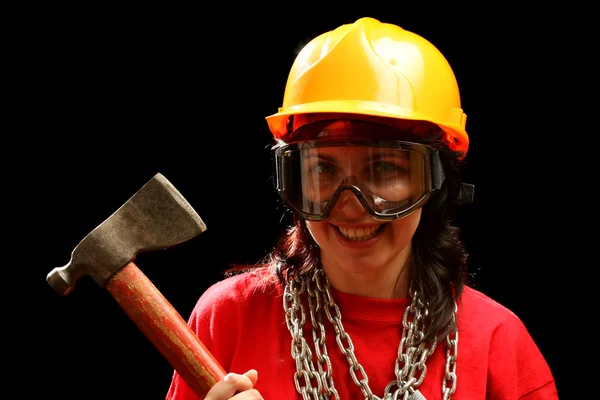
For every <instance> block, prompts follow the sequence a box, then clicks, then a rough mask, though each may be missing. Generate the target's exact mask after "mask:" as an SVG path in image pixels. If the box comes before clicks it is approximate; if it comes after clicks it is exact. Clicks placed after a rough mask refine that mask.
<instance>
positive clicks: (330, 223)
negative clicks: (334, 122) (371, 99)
mask: <svg viewBox="0 0 600 400" xmlns="http://www.w3.org/2000/svg"><path fill="white" fill-rule="evenodd" d="M363 151H364V150H361V149H356V150H352V153H351V156H350V157H349V156H348V154H349V151H348V149H345V148H343V147H342V148H334V147H332V148H328V149H326V150H324V151H321V153H320V154H319V157H318V158H317V157H312V158H310V159H309V160H308V161H307V162H306V163H305V165H306V168H311V170H314V169H318V171H319V178H318V179H319V180H318V185H312V186H311V185H309V184H306V185H305V186H304V187H305V188H308V189H306V190H309V191H310V193H308V194H307V193H305V196H306V197H307V198H310V196H311V194H312V195H315V194H314V193H316V195H315V196H318V195H322V197H327V196H325V194H327V195H328V194H329V192H330V191H328V190H325V189H324V188H327V189H328V188H329V185H328V182H330V181H334V180H333V179H332V178H330V176H333V175H335V176H338V177H342V176H357V177H358V178H359V179H360V180H363V181H367V180H368V179H369V178H374V175H375V174H377V176H378V177H379V178H377V179H371V181H372V182H373V183H372V185H371V187H372V188H374V189H376V191H378V193H380V194H381V195H382V196H384V197H386V198H388V199H389V197H390V196H397V197H398V198H395V199H394V200H400V197H405V196H407V195H408V193H410V190H409V189H408V187H410V185H411V183H410V180H409V179H404V178H402V177H404V176H405V175H406V174H405V171H406V170H407V169H408V168H409V167H410V166H409V165H408V164H407V160H406V159H404V158H402V157H394V158H393V159H392V158H383V159H381V158H380V159H377V161H376V162H377V165H373V166H369V167H367V166H365V161H364V160H365V155H364V154H362V153H361V152H363ZM324 152H325V154H323V153H324ZM369 162H372V161H369ZM313 164H314V165H313ZM366 170H368V171H369V175H368V176H367V174H363V171H366ZM361 174H363V175H361ZM382 182H394V185H391V184H386V185H383V184H381V183H382ZM378 184H379V185H380V187H376V185H378ZM313 186H315V187H318V188H320V189H319V190H318V191H316V190H312V189H311V188H312V187H313ZM333 186H334V185H332V187H333ZM390 191H393V192H394V193H393V194H392V193H389V192H390ZM313 192H314V193H313ZM324 193H325V194H324ZM311 200H312V199H311ZM420 217H421V209H420V208H419V209H417V210H416V211H414V212H413V213H411V214H409V215H408V216H406V217H404V218H401V219H397V220H393V221H390V222H383V221H378V220H375V219H374V218H373V217H371V215H370V214H369V213H368V212H367V210H366V209H365V208H364V207H363V205H362V204H361V202H360V201H359V200H358V198H357V197H356V195H355V194H354V193H353V192H352V191H350V190H344V191H343V192H341V194H340V196H339V197H338V199H337V202H336V203H335V206H334V208H333V210H332V212H331V214H330V216H329V218H327V219H326V220H324V221H318V222H316V221H307V222H306V225H307V227H308V229H309V231H310V233H311V235H312V237H313V239H314V240H315V241H316V243H317V244H318V245H319V247H320V248H321V258H322V263H323V266H324V267H325V268H328V267H331V268H335V269H338V270H340V269H341V270H345V271H346V272H348V273H364V272H367V273H368V272H370V271H372V272H375V271H376V270H378V269H379V270H381V269H388V268H387V267H389V266H392V265H398V264H399V265H402V264H404V261H405V260H406V258H407V257H408V254H409V253H410V248H411V247H410V243H411V239H412V237H413V235H414V233H415V231H416V229H417V226H418V224H419V221H420Z"/></svg>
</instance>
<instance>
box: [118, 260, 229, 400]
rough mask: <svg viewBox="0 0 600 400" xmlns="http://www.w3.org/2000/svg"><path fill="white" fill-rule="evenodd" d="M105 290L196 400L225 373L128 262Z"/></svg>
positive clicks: (148, 281) (169, 306)
mask: <svg viewBox="0 0 600 400" xmlns="http://www.w3.org/2000/svg"><path fill="white" fill-rule="evenodd" d="M106 289H107V290H108V291H109V292H110V293H111V294H112V296H113V297H114V298H115V299H116V300H117V302H118V303H119V305H120V306H121V308H123V309H124V310H125V312H126V313H127V315H128V316H129V318H131V319H132V320H133V322H135V324H136V325H137V326H138V328H139V329H141V330H142V332H143V333H144V335H145V336H146V337H147V338H148V339H149V340H150V341H151V342H152V344H153V345H154V346H155V347H156V348H157V349H158V350H159V351H160V352H161V354H162V355H163V356H164V357H165V358H166V359H167V361H168V362H169V363H170V364H171V366H172V367H173V368H174V369H175V370H176V371H177V372H178V373H179V375H181V377H182V378H183V379H184V380H185V382H186V383H187V384H188V385H189V386H190V388H191V389H192V390H193V391H194V392H195V393H196V394H197V395H198V396H200V398H204V397H205V396H206V393H207V392H208V391H209V389H210V388H211V387H212V386H213V385H214V384H215V383H217V382H218V381H220V380H221V379H222V378H223V377H224V376H225V370H224V369H223V367H221V365H220V364H219V363H218V361H217V360H216V359H215V358H214V356H213V355H212V354H211V353H210V352H209V351H208V349H207V348H206V347H205V346H204V344H203V343H202V342H201V341H200V339H199V338H198V336H196V334H195V333H194V331H192V329H191V328H190V327H189V325H188V324H187V323H186V321H185V320H184V319H183V318H182V317H181V315H180V314H179V313H178V312H177V311H176V310H175V308H174V307H173V306H172V305H171V303H169V302H168V301H167V300H166V299H165V298H164V296H163V295H162V294H161V293H160V292H159V291H158V289H157V288H156V287H155V286H154V285H153V284H152V282H151V281H150V280H149V279H148V277H147V276H146V275H145V274H144V273H143V272H142V271H140V269H139V268H138V267H137V266H136V265H135V264H134V263H133V262H130V263H129V264H127V265H126V266H125V267H124V268H122V269H121V270H119V272H117V273H116V274H115V275H114V276H113V277H112V278H111V279H110V280H109V282H108V283H107V284H106Z"/></svg>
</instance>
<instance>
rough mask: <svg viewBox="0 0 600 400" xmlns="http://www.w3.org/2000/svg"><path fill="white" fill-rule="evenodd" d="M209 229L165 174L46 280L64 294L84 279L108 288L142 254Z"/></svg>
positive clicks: (91, 237) (142, 191)
mask: <svg viewBox="0 0 600 400" xmlns="http://www.w3.org/2000/svg"><path fill="white" fill-rule="evenodd" d="M205 230H206V225H205V224H204V222H203V221H202V219H201V218H200V216H199V215H198V214H197V213H196V211H194V209H193V208H192V206H191V205H190V204H189V203H188V202H187V201H186V200H185V198H184V197H183V196H182V195H181V193H179V191H178V190H177V189H175V187H174V186H173V185H172V184H171V183H170V182H169V181H168V180H167V179H166V178H165V177H164V176H163V175H162V174H160V173H159V174H156V175H155V176H154V177H153V178H152V179H151V180H150V181H149V182H148V183H146V184H145V185H144V186H143V187H142V188H141V189H140V190H138V191H137V192H136V193H135V194H134V195H133V196H132V197H131V198H130V199H129V200H128V201H127V202H126V203H125V204H123V205H122V206H121V207H120V208H119V209H118V210H117V211H115V212H114V213H113V214H112V215H111V216H110V217H108V218H107V219H106V220H105V221H104V222H103V223H101V224H100V225H98V227H96V228H95V229H94V230H93V231H92V232H90V233H89V234H88V235H87V236H86V237H85V238H84V239H83V240H82V241H81V242H79V244H78V245H77V246H76V247H75V249H74V250H73V251H72V253H71V259H70V261H69V263H67V264H66V265H65V266H63V267H59V268H54V269H53V270H52V271H51V272H50V273H49V274H48V275H47V277H46V280H47V282H48V283H49V284H50V286H52V288H53V289H54V290H55V291H56V292H57V293H58V294H60V295H66V294H68V293H69V292H71V290H72V289H73V287H74V285H75V281H76V280H77V279H78V278H79V277H81V276H82V275H89V276H91V277H92V278H93V279H94V280H95V281H96V282H97V283H98V284H99V285H100V286H101V287H104V286H105V284H106V283H107V281H108V280H109V279H110V278H111V277H112V276H113V275H114V274H115V273H116V272H118V271H119V270H120V269H121V268H123V267H125V266H126V265H127V264H128V263H129V262H131V261H133V260H134V259H135V258H136V256H137V255H138V254H139V253H141V252H146V251H154V250H163V249H166V248H168V247H171V246H175V245H177V244H180V243H183V242H186V241H188V240H190V239H192V238H194V237H195V236H197V235H199V234H200V233H202V232H204V231H205Z"/></svg>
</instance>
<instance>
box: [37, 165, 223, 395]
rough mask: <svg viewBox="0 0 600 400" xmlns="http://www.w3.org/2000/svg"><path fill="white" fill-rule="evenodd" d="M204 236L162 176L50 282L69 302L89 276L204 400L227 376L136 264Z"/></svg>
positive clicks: (196, 218) (75, 253) (96, 231)
mask: <svg viewBox="0 0 600 400" xmlns="http://www.w3.org/2000/svg"><path fill="white" fill-rule="evenodd" d="M205 230H206V225H205V224H204V222H203V221H202V219H201V218H200V216H199V215H198V214H197V213H196V212H195V211H194V209H193V208H192V207H191V205H190V204H189V203H188V202H187V201H186V200H185V199H184V198H183V196H182V195H181V194H180V193H179V191H178V190H177V189H175V187H174V186H173V185H171V183H170V182H169V181H168V180H167V179H166V178H165V177H164V176H163V175H162V174H160V173H159V174H156V175H155V176H154V177H153V178H152V179H151V180H150V181H149V182H147V183H146V184H145V185H144V186H143V187H142V188H141V189H140V190H138V191H137V192H136V193H135V194H134V195H133V196H132V197H131V198H130V199H129V200H128V201H127V202H126V203H125V204H123V205H122V206H121V207H120V208H119V209H118V210H117V211H115V212H114V213H113V214H112V215H111V216H110V217H108V218H107V219H106V220H105V221H104V222H103V223H101V224H100V225H99V226H97V227H96V228H95V229H94V230H93V231H91V232H90V233H89V234H88V235H87V236H86V237H85V238H84V239H83V240H82V241H81V242H79V244H78V245H77V246H76V247H75V249H74V250H73V251H72V253H71V259H70V261H69V262H68V263H67V264H66V265H65V266H63V267H60V268H54V269H53V270H52V271H51V272H50V273H49V274H48V275H47V277H46V281H47V282H48V283H49V284H50V286H52V288H53V289H54V290H55V291H56V292H57V293H58V294H60V295H62V296H65V295H67V294H69V293H70V292H71V291H72V290H73V288H74V285H75V282H76V281H77V279H79V278H80V277H81V276H83V275H88V276H91V277H92V278H93V279H94V280H95V281H96V283H97V284H98V285H100V287H103V288H106V289H107V290H108V291H109V292H110V294H111V295H112V296H113V297H114V298H115V299H116V301H117V302H118V304H119V305H120V306H121V308H122V309H123V310H125V312H126V313H127V315H128V316H129V318H131V319H132V320H133V322H135V324H136V325H137V327H138V328H139V329H140V330H141V331H142V332H143V333H144V335H145V336H146V337H147V338H148V339H149V340H150V342H151V343H152V344H153V345H154V346H155V347H156V348H157V349H158V350H159V351H160V353H161V354H162V355H163V356H164V357H165V358H166V359H167V361H168V362H169V363H170V364H171V366H172V367H173V368H174V369H175V370H176V371H177V372H178V373H179V375H181V377H182V378H183V379H184V380H185V381H186V383H187V384H188V385H189V386H190V388H191V389H192V390H193V391H194V392H195V393H196V394H198V395H199V396H200V397H201V398H204V396H205V395H206V393H207V392H208V390H209V389H210V388H211V387H212V386H213V385H214V384H215V383H216V382H217V381H219V380H221V379H222V378H223V377H224V376H225V371H224V369H223V368H222V367H221V366H220V365H219V363H218V362H217V360H216V359H215V358H214V357H213V355H212V354H211V353H210V352H209V351H208V349H207V348H206V347H205V346H204V344H203V343H202V342H201V341H200V339H199V338H198V336H196V334H195V333H194V332H193V331H192V330H191V329H190V327H189V326H188V324H187V323H186V321H185V320H184V319H183V318H182V317H181V315H180V314H179V313H178V312H177V311H176V310H175V308H174V307H173V306H172V305H171V304H170V303H169V302H168V301H167V300H166V299H165V298H164V296H163V295H162V294H161V293H160V292H159V291H158V289H157V288H156V287H155V286H154V285H153V284H152V282H151V281H150V280H149V279H148V277H146V275H144V273H143V272H142V271H141V270H140V269H139V268H138V267H137V266H136V265H135V264H134V260H135V258H136V256H137V255H138V254H139V253H141V252H148V251H155V250H163V249H166V248H168V247H171V246H175V245H177V244H180V243H183V242H186V241H188V240H190V239H192V238H194V237H196V236H197V235H199V234H200V233H202V232H204V231H205Z"/></svg>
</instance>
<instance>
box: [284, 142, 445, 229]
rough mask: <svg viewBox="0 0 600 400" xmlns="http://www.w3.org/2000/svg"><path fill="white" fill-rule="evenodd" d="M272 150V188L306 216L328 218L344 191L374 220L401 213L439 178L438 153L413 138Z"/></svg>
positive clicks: (433, 187) (308, 144) (419, 202)
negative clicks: (408, 140) (273, 176)
mask: <svg viewBox="0 0 600 400" xmlns="http://www.w3.org/2000/svg"><path fill="white" fill-rule="evenodd" d="M272 154H273V162H274V170H275V182H274V184H275V188H276V190H277V192H278V193H279V194H280V196H281V197H282V199H283V200H284V201H285V203H286V204H287V205H288V206H289V207H290V208H291V209H292V210H293V211H294V212H296V213H297V214H298V215H300V216H301V217H303V218H304V219H307V220H310V221H320V220H324V219H326V218H328V217H329V214H330V213H331V210H332V209H333V207H334V205H335V203H336V201H337V199H338V197H339V196H340V194H341V193H342V192H343V191H344V190H349V191H351V192H352V193H354V195H355V196H356V197H357V198H358V200H359V201H360V202H361V204H362V205H363V207H364V208H365V209H366V210H367V211H368V212H369V213H370V214H371V215H372V216H373V217H374V218H375V219H378V220H394V219H398V218H402V217H404V216H406V215H408V214H410V213H411V212H412V211H414V210H416V209H418V208H419V207H421V206H422V205H423V204H424V203H425V201H426V200H427V199H428V198H429V196H430V195H431V193H432V191H434V190H437V189H439V188H440V187H441V185H442V182H443V180H444V172H443V168H442V165H441V162H440V159H439V153H438V152H437V151H436V150H434V149H432V148H430V147H427V146H425V145H422V144H418V143H412V142H405V141H398V140H358V139H357V140H348V139H344V140H327V139H319V140H312V141H310V140H309V141H303V142H298V143H290V144H281V145H276V146H275V147H273V149H272Z"/></svg>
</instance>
